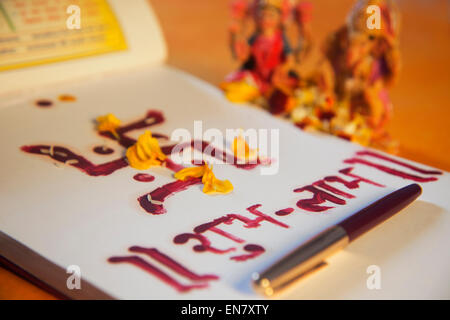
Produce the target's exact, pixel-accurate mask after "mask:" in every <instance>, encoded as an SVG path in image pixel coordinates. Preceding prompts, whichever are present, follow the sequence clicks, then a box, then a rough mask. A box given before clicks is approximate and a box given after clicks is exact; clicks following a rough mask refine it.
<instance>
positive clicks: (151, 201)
mask: <svg viewBox="0 0 450 320" xmlns="http://www.w3.org/2000/svg"><path fill="white" fill-rule="evenodd" d="M164 120H165V119H164V115H163V113H162V112H159V111H155V110H150V111H148V112H147V114H146V115H145V116H144V117H143V118H142V119H139V120H137V121H134V122H131V123H128V124H125V125H122V126H120V127H119V128H118V129H117V130H116V132H117V136H114V135H113V134H112V133H111V132H99V135H100V136H102V137H104V138H106V139H110V140H112V141H115V142H117V143H118V144H119V145H120V146H122V147H123V148H128V147H130V146H132V145H133V144H135V143H136V140H135V139H133V138H132V137H130V136H129V135H128V134H129V133H131V132H132V131H136V130H141V129H145V128H150V127H152V126H155V125H157V124H160V123H162V122H164ZM153 136H154V137H156V138H158V139H161V140H165V141H168V140H169V138H168V135H165V134H161V133H156V132H153ZM174 147H175V145H166V146H163V147H162V151H163V153H164V154H166V155H170V154H171V153H172V151H173V149H174ZM184 147H185V148H196V149H197V151H199V152H202V153H203V152H204V151H205V150H206V149H207V148H208V147H209V150H211V148H213V152H212V153H211V154H212V155H213V156H214V157H216V158H217V159H220V160H225V159H226V158H227V157H234V155H232V153H231V152H230V151H227V150H220V149H217V148H215V147H214V146H212V145H211V144H210V143H209V142H208V141H196V140H192V141H191V142H190V143H186V144H185V146H184ZM21 150H22V151H24V152H26V153H29V154H33V155H39V156H43V157H48V158H50V159H52V160H53V161H55V162H57V163H61V164H65V165H67V166H69V167H72V168H74V169H77V170H79V171H80V172H82V173H84V174H86V175H89V176H92V177H102V176H109V175H111V174H113V173H115V172H117V171H118V170H120V169H123V168H126V167H128V166H129V164H128V162H127V160H126V158H125V157H124V156H122V155H121V156H120V157H118V158H117V159H115V160H112V161H108V162H105V163H101V164H95V163H93V162H91V161H89V160H88V159H87V158H86V157H84V156H82V155H80V154H77V153H76V152H74V151H71V150H70V147H64V146H58V145H45V144H38V145H25V146H22V147H21ZM93 151H94V152H96V153H97V154H99V155H103V154H104V155H106V154H111V153H113V152H114V150H112V149H109V148H105V147H102V146H97V147H95V148H94V149H93ZM181 151H183V148H181V149H180V152H181ZM224 162H225V161H224ZM233 163H237V161H235V162H233ZM233 165H234V166H235V167H236V169H237V170H253V169H254V168H256V167H257V166H258V165H260V163H256V164H249V163H243V164H242V163H241V164H233ZM165 166H166V167H167V168H168V169H170V170H172V171H173V172H177V171H178V170H180V169H182V168H184V167H183V166H181V165H180V164H177V163H174V162H173V161H171V160H170V159H169V158H168V160H167V161H166V162H165ZM363 167H369V168H371V169H374V170H376V171H378V172H380V173H383V174H387V175H389V176H391V177H394V178H396V179H401V180H407V181H411V182H418V183H431V182H434V181H437V180H438V179H439V176H440V175H442V172H440V171H438V170H428V169H424V168H421V167H419V166H416V165H411V164H410V163H407V162H405V161H402V160H398V159H397V158H393V157H390V156H386V155H384V154H381V153H378V152H375V151H371V150H359V151H356V152H355V153H353V154H349V156H348V158H346V159H345V160H344V161H343V163H342V168H341V169H339V170H337V172H332V173H330V175H327V176H324V177H317V180H316V181H313V182H312V183H309V184H307V185H303V186H298V187H297V188H295V189H293V190H286V192H291V193H293V194H295V195H299V197H300V195H302V197H301V199H299V200H298V201H297V202H296V205H295V206H289V205H286V204H283V203H279V209H277V210H272V211H271V212H267V210H264V203H263V202H261V203H255V204H253V205H251V206H249V207H247V208H242V211H243V212H244V213H241V214H237V213H233V212H230V213H228V214H225V215H222V216H218V217H217V218H215V219H212V220H210V221H205V222H204V223H202V224H200V225H195V226H192V229H191V230H186V232H183V233H179V234H174V235H173V239H172V243H171V244H170V245H174V246H183V245H184V246H186V248H187V249H188V250H192V251H193V252H194V253H195V254H205V253H207V254H213V255H223V256H224V257H227V259H229V260H232V261H234V262H236V263H244V262H245V261H248V260H250V259H256V258H258V257H259V256H261V255H263V254H264V253H265V252H266V249H265V248H264V247H263V246H262V245H260V244H257V243H252V242H251V243H250V242H248V241H246V240H245V238H244V236H242V235H239V234H236V232H234V233H232V232H229V231H225V230H223V228H221V227H224V226H230V225H233V224H239V225H241V226H242V227H243V228H245V229H255V230H257V229H258V228H260V227H261V226H262V225H264V224H270V225H272V226H274V227H275V228H277V229H279V232H280V234H281V232H282V231H283V230H285V229H289V228H291V227H292V225H291V224H289V223H287V222H286V221H283V219H286V217H288V216H290V215H301V214H305V213H308V214H320V213H324V212H330V213H332V211H333V208H336V207H337V206H345V205H346V204H347V202H348V201H349V200H351V199H355V198H356V197H357V196H356V195H355V194H354V191H356V190H357V189H360V188H364V187H365V186H368V185H370V186H374V187H376V188H386V186H385V185H384V184H383V180H382V175H380V180H375V179H374V178H370V179H369V178H367V177H365V176H364V175H363V174H362V173H359V169H360V168H363ZM400 168H401V169H400ZM155 175H156V176H157V174H155ZM134 179H135V180H137V181H144V182H145V181H153V180H155V177H154V176H150V175H146V174H140V175H136V176H135V177H134ZM200 183H201V179H199V178H191V179H187V180H186V181H178V180H177V181H173V182H169V183H166V184H164V185H161V186H159V187H157V188H156V189H154V190H151V191H149V192H148V193H146V194H143V195H141V196H139V197H138V198H137V202H138V203H139V205H140V207H141V209H142V210H143V211H144V212H145V213H147V214H148V217H149V219H158V218H159V216H161V215H163V216H164V215H170V214H171V212H170V211H168V210H167V209H166V208H165V206H164V205H165V204H166V202H167V200H168V199H169V198H170V197H171V196H174V195H177V197H181V194H182V193H183V191H185V190H188V189H189V188H192V187H193V186H195V185H198V184H200ZM305 194H307V195H308V196H309V198H304V195H305ZM172 201H176V197H174V199H173V200H172ZM211 234H214V235H216V236H219V237H220V238H222V239H223V240H226V241H227V243H229V246H228V247H225V248H223V247H222V246H221V247H219V246H216V245H215V244H214V243H213V241H212V240H211V237H210V235H211ZM262 236H263V235H262ZM189 246H192V247H190V248H189ZM128 251H129V253H128V254H122V255H118V256H112V257H109V259H108V261H109V262H110V263H111V264H122V263H125V264H129V265H132V266H135V267H137V268H140V269H142V270H143V271H144V272H146V273H148V274H149V275H151V276H153V277H156V278H157V279H159V280H160V281H162V282H163V283H165V284H167V285H168V286H170V287H171V288H173V289H174V290H176V291H177V292H180V293H181V292H188V291H190V290H201V289H205V288H207V287H208V286H209V282H210V281H215V280H218V279H219V276H218V275H216V274H213V273H208V274H199V273H197V272H195V271H194V270H191V269H190V268H188V267H187V266H185V265H184V264H183V263H181V262H179V259H177V258H176V257H172V256H169V255H168V254H165V253H164V252H163V251H162V250H160V249H158V248H155V247H142V246H137V245H133V246H130V247H129V248H128ZM155 262H157V263H158V264H160V265H163V266H164V267H166V268H167V269H170V270H171V271H172V272H174V273H175V274H177V275H178V276H177V277H173V276H171V275H170V274H169V273H167V272H165V271H163V269H161V268H160V267H158V266H157V265H156V264H155ZM180 278H183V279H185V280H186V281H187V283H186V282H183V283H182V282H181V281H180V280H179V279H180Z"/></svg>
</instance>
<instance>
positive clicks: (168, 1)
mask: <svg viewBox="0 0 450 320" xmlns="http://www.w3.org/2000/svg"><path fill="white" fill-rule="evenodd" d="M150 2H151V3H152V5H153V7H154V10H155V11H156V14H157V15H158V17H159V19H160V23H161V25H162V28H163V32H164V35H165V38H166V41H167V45H168V48H169V57H168V61H167V62H168V64H170V65H172V66H175V67H178V68H180V69H183V70H185V71H187V72H189V73H191V74H193V75H195V76H197V77H200V78H202V79H204V80H206V81H208V82H210V83H212V84H214V85H217V84H218V83H220V81H221V80H222V79H223V78H224V76H225V75H226V74H227V73H228V72H230V71H231V70H233V69H235V68H236V67H237V66H236V64H235V63H234V62H233V60H232V59H231V56H230V53H229V50H228V46H227V33H226V31H227V25H228V22H229V20H228V19H229V17H228V0H189V1H186V0H151V1H150ZM312 2H313V3H314V7H315V9H314V22H313V28H314V30H313V31H314V34H315V37H316V39H317V41H320V42H321V41H323V39H324V38H325V37H326V35H327V34H328V33H329V32H331V31H333V30H335V29H336V28H337V27H339V26H340V25H341V24H342V23H343V21H344V18H345V15H346V12H347V11H348V9H349V8H350V7H351V5H352V4H353V2H354V1H353V0H339V1H336V0H314V1H312ZM400 8H401V12H402V32H401V39H400V41H401V48H402V57H403V70H402V74H401V77H400V81H399V83H398V84H397V85H396V86H395V87H394V88H393V89H392V90H391V97H392V100H393V103H394V119H393V120H392V123H391V124H390V125H389V130H390V132H391V134H392V136H393V137H394V138H396V139H397V140H398V141H399V142H400V144H401V154H400V155H401V156H403V157H406V158H409V159H412V160H415V161H418V162H422V163H425V164H428V165H431V166H435V167H438V168H441V169H444V170H447V171H450V156H449V154H448V153H449V152H450V120H449V119H450V105H449V101H450V60H449V57H450V8H449V2H448V1H447V0H428V1H423V0H408V1H401V2H400ZM0 299H55V297H54V296H53V295H51V294H49V293H47V292H45V291H43V290H41V289H39V288H37V287H36V286H34V285H33V284H31V283H29V282H28V281H26V280H23V279H22V278H20V277H18V276H17V275H15V274H14V273H12V272H10V271H8V270H6V269H4V268H1V267H0Z"/></svg>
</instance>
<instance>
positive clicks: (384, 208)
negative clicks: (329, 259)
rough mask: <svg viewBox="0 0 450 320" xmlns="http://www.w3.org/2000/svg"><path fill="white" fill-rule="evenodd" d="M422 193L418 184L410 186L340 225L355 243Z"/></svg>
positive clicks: (386, 197)
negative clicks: (355, 240)
mask: <svg viewBox="0 0 450 320" xmlns="http://www.w3.org/2000/svg"><path fill="white" fill-rule="evenodd" d="M421 193H422V188H421V187H420V186H419V185H418V184H410V185H408V186H406V187H404V188H402V189H399V190H397V191H395V192H393V193H391V194H388V195H387V196H385V197H384V198H381V199H380V200H378V201H375V202H374V203H372V204H371V205H370V206H368V207H365V208H364V209H362V210H360V211H359V212H357V213H356V214H354V215H352V216H351V217H349V218H347V219H345V220H344V221H342V222H340V223H338V225H339V226H341V227H342V228H344V230H345V231H346V232H347V234H348V237H349V240H350V241H353V240H354V239H356V238H358V237H359V236H361V235H362V234H364V233H365V232H367V231H369V230H370V229H372V228H374V227H375V226H377V225H378V224H380V223H382V222H383V221H385V220H387V219H389V218H390V217H392V216H393V215H394V214H396V213H397V212H399V211H400V210H402V209H403V208H405V207H406V206H407V205H409V204H410V203H411V202H413V201H414V200H415V199H416V198H417V197H418V196H420V194H421Z"/></svg>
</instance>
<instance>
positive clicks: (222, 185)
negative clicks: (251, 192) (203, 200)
mask: <svg viewBox="0 0 450 320" xmlns="http://www.w3.org/2000/svg"><path fill="white" fill-rule="evenodd" d="M231 191H233V185H232V184H231V182H230V181H229V180H219V179H217V178H213V179H211V180H210V181H209V182H208V183H205V185H204V187H203V192H204V193H206V194H227V193H230V192H231Z"/></svg>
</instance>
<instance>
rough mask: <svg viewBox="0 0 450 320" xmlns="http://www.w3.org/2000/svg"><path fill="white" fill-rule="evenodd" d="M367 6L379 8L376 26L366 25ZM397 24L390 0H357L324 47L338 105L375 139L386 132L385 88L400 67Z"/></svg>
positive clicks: (389, 105) (388, 104) (388, 114)
mask: <svg viewBox="0 0 450 320" xmlns="http://www.w3.org/2000/svg"><path fill="white" fill-rule="evenodd" d="M369 7H372V8H373V7H375V8H378V10H379V11H378V13H379V16H378V17H375V19H377V18H379V20H380V21H379V24H378V26H376V27H369V26H368V22H367V21H368V19H369V18H370V17H369V14H368V11H367V8H369ZM376 13H377V12H376V11H375V14H376ZM398 24H399V23H398V11H397V8H396V6H395V5H394V3H393V1H390V0H359V1H357V2H356V4H355V6H354V7H353V9H352V10H351V12H350V14H349V16H348V17H347V23H346V25H344V26H343V27H341V28H340V29H339V30H338V31H337V32H335V33H334V34H333V35H332V36H331V37H330V38H329V39H328V42H327V44H326V49H325V51H326V55H327V57H328V59H329V60H330V62H331V64H332V66H333V69H334V71H335V80H336V81H335V92H336V96H337V99H338V101H339V102H340V105H341V106H343V107H344V108H347V111H348V115H349V117H350V119H353V118H355V117H358V118H360V117H362V118H363V119H364V120H365V121H364V122H365V123H366V124H367V125H368V127H369V128H370V129H371V130H372V133H373V139H375V140H376V139H378V138H381V137H382V136H383V135H385V134H386V132H385V126H386V123H387V122H388V121H389V119H390V118H391V114H392V103H391V101H390V99H389V95H388V88H389V87H390V86H391V85H392V84H393V83H394V82H395V80H396V78H397V75H398V73H399V68H400V58H399V48H398ZM358 121H359V120H358Z"/></svg>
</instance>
